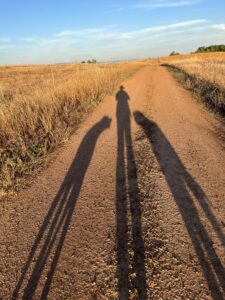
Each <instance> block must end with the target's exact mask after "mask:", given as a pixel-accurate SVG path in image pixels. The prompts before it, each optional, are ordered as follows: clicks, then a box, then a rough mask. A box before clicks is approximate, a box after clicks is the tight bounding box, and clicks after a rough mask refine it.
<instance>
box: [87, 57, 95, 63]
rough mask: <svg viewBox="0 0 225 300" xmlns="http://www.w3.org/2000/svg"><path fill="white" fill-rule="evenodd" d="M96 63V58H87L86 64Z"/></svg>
mask: <svg viewBox="0 0 225 300" xmlns="http://www.w3.org/2000/svg"><path fill="white" fill-rule="evenodd" d="M96 63H97V60H96V59H94V58H93V59H92V60H90V59H88V60H87V64H96Z"/></svg>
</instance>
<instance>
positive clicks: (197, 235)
mask: <svg viewBox="0 0 225 300" xmlns="http://www.w3.org/2000/svg"><path fill="white" fill-rule="evenodd" d="M134 117H135V120H136V122H137V123H138V124H139V125H140V126H141V127H142V128H143V130H144V132H145V135H146V136H147V138H148V139H149V141H150V143H151V145H152V149H153V152H154V154H155V157H156V159H157V161H158V164H159V166H160V169H161V170H162V172H163V174H164V176H165V179H166V181H167V183H168V186H169V188H170V191H171V193H172V195H173V197H174V200H175V202H176V205H177V207H178V208H179V211H180V214H181V216H182V218H183V221H184V224H185V226H186V228H187V231H188V234H189V236H190V238H191V241H192V245H193V247H194V250H195V252H196V254H197V257H198V260H199V263H200V265H201V268H202V272H203V274H204V277H205V279H206V281H207V284H208V287H209V290H210V292H211V296H212V298H213V299H225V269H224V266H223V264H222V262H221V260H220V258H219V256H218V255H217V253H216V251H215V249H214V247H213V242H212V240H211V238H210V235H209V233H208V232H207V228H206V227H205V225H204V224H203V223H202V221H201V219H200V216H199V211H198V209H197V207H196V205H195V202H194V200H193V199H195V201H197V202H198V204H199V205H200V206H201V208H202V210H203V211H204V213H205V216H206V218H207V219H208V221H209V223H210V224H211V226H212V228H213V229H214V231H215V232H216V234H217V236H218V238H219V240H220V241H221V243H222V244H223V245H225V236H224V233H223V231H222V229H221V225H220V223H219V221H218V220H217V219H216V216H215V215H214V214H213V212H212V210H211V208H210V204H209V201H208V199H207V196H206V194H205V193H204V191H203V190H202V188H201V187H200V186H199V184H198V183H197V182H196V181H195V180H194V179H193V178H192V176H191V175H190V174H189V172H188V171H187V169H186V168H185V166H184V165H183V163H182V161H181V159H180V158H179V157H178V155H177V154H176V152H175V150H174V149H173V147H172V145H171V144H170V142H169V141H168V139H167V137H166V136H165V135H164V133H163V132H162V130H161V129H160V128H159V127H158V125H157V124H156V123H154V122H152V121H150V120H148V119H147V118H146V117H145V116H144V115H143V114H142V113H141V112H135V113H134Z"/></svg>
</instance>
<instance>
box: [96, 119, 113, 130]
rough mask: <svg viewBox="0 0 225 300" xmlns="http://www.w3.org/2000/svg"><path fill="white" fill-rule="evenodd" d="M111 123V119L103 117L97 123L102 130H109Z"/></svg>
mask: <svg viewBox="0 0 225 300" xmlns="http://www.w3.org/2000/svg"><path fill="white" fill-rule="evenodd" d="M111 122H112V119H111V118H109V117H107V116H105V117H103V118H102V119H101V120H100V121H99V122H98V125H99V126H100V127H101V128H102V129H107V128H110V126H111Z"/></svg>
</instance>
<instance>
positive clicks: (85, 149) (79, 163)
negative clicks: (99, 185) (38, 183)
mask: <svg viewBox="0 0 225 300" xmlns="http://www.w3.org/2000/svg"><path fill="white" fill-rule="evenodd" d="M110 123H111V119H109V118H108V117H103V118H102V119H101V120H100V121H99V122H98V123H96V124H95V125H94V126H93V127H92V128H91V129H90V130H89V131H88V132H87V134H86V135H85V137H84V139H83V140H82V142H81V144H80V146H79V149H78V151H77V153H76V156H75V158H74V160H73V163H72V164H71V166H70V169H69V171H68V173H67V175H66V177H65V179H64V181H63V183H62V185H61V187H60V189H59V191H58V194H57V196H56V197H55V199H54V200H53V202H52V204H51V207H50V209H49V211H48V213H47V215H46V216H45V219H44V221H43V223H42V225H41V227H40V229H39V232H38V234H37V236H36V238H35V241H34V243H33V245H32V248H31V250H30V253H29V256H28V258H27V261H26V263H25V265H24V267H23V270H22V274H21V277H20V279H19V281H18V283H17V286H16V288H15V290H14V293H13V299H16V298H18V297H19V293H20V291H21V289H22V285H23V283H24V282H25V281H26V287H25V289H24V290H23V291H22V292H23V296H22V299H32V298H33V296H34V293H35V290H36V288H37V286H38V284H39V281H40V278H41V275H42V273H43V271H44V270H45V271H46V270H47V272H48V273H47V277H46V278H47V279H46V281H45V284H44V287H43V289H42V294H41V297H40V299H46V298H47V296H48V293H49V290H50V286H51V282H52V279H53V275H54V272H55V269H56V266H57V263H58V259H59V257H60V253H61V251H62V248H63V244H64V241H65V238H66V234H67V231H68V227H69V225H70V222H71V218H72V216H73V212H74V209H75V205H76V201H77V198H78V196H79V193H80V190H81V186H82V183H83V180H84V176H85V173H86V171H87V169H88V166H89V164H90V161H91V158H92V155H93V152H94V149H95V145H96V142H97V140H98V138H99V136H100V134H101V133H102V132H103V131H104V130H106V129H107V128H109V127H110ZM36 255H37V259H36V262H35V264H34V266H33V267H32V273H31V275H30V276H29V278H28V279H26V277H27V273H28V270H29V268H30V267H31V264H32V261H33V259H34V257H35V256H36ZM50 255H51V258H52V259H51V263H50V267H48V269H47V263H49V261H50V259H49V258H50Z"/></svg>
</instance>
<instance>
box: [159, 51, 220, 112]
mask: <svg viewBox="0 0 225 300" xmlns="http://www.w3.org/2000/svg"><path fill="white" fill-rule="evenodd" d="M160 63H161V64H164V65H167V66H169V67H172V69H173V70H174V71H178V72H180V73H181V74H182V78H181V79H182V81H183V82H184V83H185V84H186V86H187V87H188V88H190V89H192V90H193V91H194V92H196V93H197V94H198V95H199V96H200V97H201V99H202V100H204V101H205V102H206V103H207V104H209V105H210V106H213V107H214V108H216V109H217V110H219V111H221V112H225V53H221V52H218V53H207V54H204V53H203V54H192V55H179V56H174V57H164V58H161V59H160Z"/></svg>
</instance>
